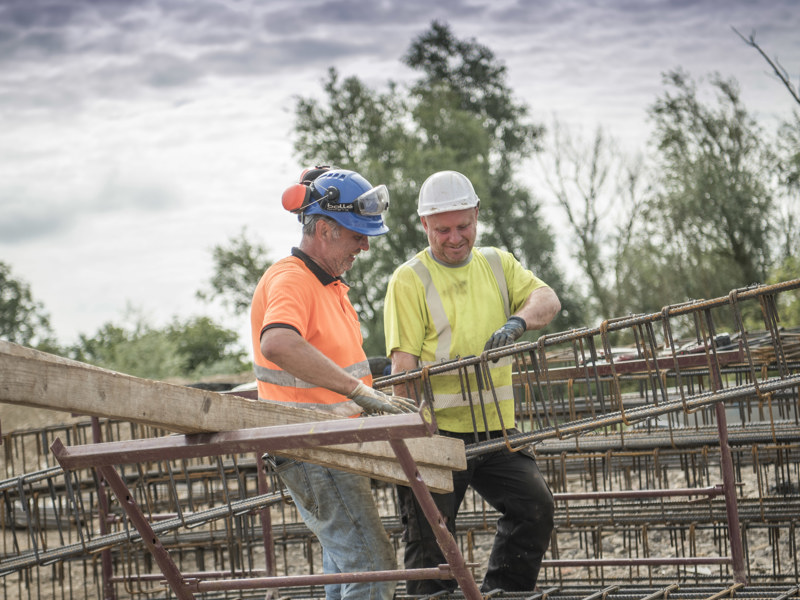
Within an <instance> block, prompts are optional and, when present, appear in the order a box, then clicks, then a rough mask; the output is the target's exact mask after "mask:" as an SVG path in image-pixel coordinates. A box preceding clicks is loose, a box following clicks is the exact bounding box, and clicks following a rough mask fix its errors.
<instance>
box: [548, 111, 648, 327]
mask: <svg viewBox="0 0 800 600" xmlns="http://www.w3.org/2000/svg"><path fill="white" fill-rule="evenodd" d="M550 132H551V135H552V140H551V144H549V148H550V151H549V152H547V153H543V154H540V155H539V156H538V159H539V160H538V164H539V167H540V169H539V171H540V174H541V178H542V180H543V181H544V182H545V184H546V188H547V189H548V190H549V193H550V194H551V195H552V197H553V198H554V199H555V202H556V204H557V205H558V206H559V207H560V208H561V210H562V211H563V213H564V215H565V217H566V220H567V223H568V225H569V231H567V232H565V236H564V237H565V239H566V240H568V242H567V244H566V245H567V246H568V247H569V248H571V249H572V257H573V258H574V259H575V261H576V262H577V264H578V266H579V268H580V270H581V272H582V275H583V277H582V279H583V280H584V281H585V282H586V287H587V291H586V293H585V294H584V295H585V296H586V297H587V306H586V310H587V312H591V316H592V317H593V318H609V317H614V316H621V315H623V314H625V313H627V312H630V311H631V310H632V308H633V305H632V304H631V303H630V299H629V298H628V296H627V295H626V294H620V290H621V289H622V282H623V280H624V279H626V278H627V277H628V266H629V265H630V263H629V261H628V259H627V257H628V256H629V254H630V253H629V250H630V244H631V240H632V236H633V235H634V232H635V231H636V226H637V223H638V220H639V217H640V212H641V207H642V204H643V202H644V198H645V194H646V193H647V184H646V182H645V179H644V174H643V167H642V160H641V159H640V158H637V159H635V160H629V159H628V158H627V157H625V156H624V155H623V154H622V153H621V151H620V150H619V149H618V148H617V147H616V145H615V144H614V142H613V140H611V139H610V138H608V137H607V136H606V134H605V133H604V132H603V130H602V128H599V127H598V129H597V130H596V132H595V134H594V137H593V138H592V140H591V141H590V142H588V143H587V142H585V141H584V140H582V139H580V138H579V137H575V136H574V135H572V134H571V132H569V131H568V130H566V129H565V128H564V127H563V126H562V125H561V124H560V123H558V121H554V124H553V127H552V128H551V129H550Z"/></svg>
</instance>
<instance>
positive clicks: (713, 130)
mask: <svg viewBox="0 0 800 600" xmlns="http://www.w3.org/2000/svg"><path fill="white" fill-rule="evenodd" d="M664 82H665V86H666V87H667V90H666V91H665V92H664V93H663V94H662V95H661V96H660V97H659V98H658V99H657V100H656V102H655V103H654V104H653V105H652V107H651V108H650V116H651V118H652V120H653V121H654V123H655V135H654V139H655V142H656V145H657V151H658V156H657V161H658V164H659V166H660V173H661V176H660V180H659V189H658V192H657V193H656V194H654V196H653V198H652V201H651V202H649V203H648V206H647V209H646V213H645V222H646V224H647V229H646V231H645V232H644V235H643V236H642V237H640V238H639V241H641V242H642V245H645V244H653V243H655V244H657V246H658V248H657V249H658V250H659V252H658V254H657V255H656V256H654V257H653V258H654V261H655V264H653V263H652V262H651V263H650V264H648V260H647V259H646V258H644V259H641V258H640V260H641V261H642V262H641V264H640V265H639V269H638V271H637V272H638V274H639V275H640V276H641V277H642V280H641V282H640V283H644V284H645V285H647V286H651V287H652V286H655V287H653V288H652V289H654V290H657V291H658V297H659V298H661V303H662V304H665V303H667V299H669V298H672V299H685V298H698V297H701V298H702V297H706V298H708V297H715V296H720V295H725V294H726V293H727V292H728V291H729V290H730V289H731V288H734V287H742V286H746V285H750V284H752V283H755V282H763V281H765V280H766V277H767V273H768V271H769V267H770V265H771V263H772V246H771V242H772V241H773V237H772V236H773V234H774V222H775V213H774V202H773V190H772V189H771V186H770V178H769V173H771V172H772V170H771V169H772V165H773V164H774V160H773V157H772V156H771V155H770V152H769V149H768V148H767V146H766V144H764V143H763V142H762V140H763V137H764V135H763V133H762V132H761V130H760V129H759V127H758V125H757V124H756V122H755V121H754V119H753V118H752V117H751V116H750V115H749V114H748V112H747V110H746V109H745V107H744V106H743V105H742V102H741V100H740V98H739V89H738V85H737V84H736V82H735V80H732V79H731V80H725V79H723V78H721V77H720V76H719V75H713V76H712V77H711V85H712V87H713V89H714V91H715V92H716V96H717V106H708V105H707V104H704V103H703V102H702V101H701V100H700V98H699V97H698V92H697V87H696V85H695V83H694V81H693V80H692V79H691V78H690V77H689V76H688V75H687V74H686V73H684V72H683V71H681V70H675V71H671V72H669V73H667V74H666V75H665V77H664ZM765 174H766V175H765ZM640 256H641V255H640ZM655 273H657V277H656V276H654V274H655ZM648 308H650V309H652V308H654V307H652V306H651V307H648Z"/></svg>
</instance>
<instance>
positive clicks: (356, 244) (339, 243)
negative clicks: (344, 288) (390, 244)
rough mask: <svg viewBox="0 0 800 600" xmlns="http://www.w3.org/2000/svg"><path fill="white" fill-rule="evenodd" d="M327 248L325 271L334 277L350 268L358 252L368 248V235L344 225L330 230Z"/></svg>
mask: <svg viewBox="0 0 800 600" xmlns="http://www.w3.org/2000/svg"><path fill="white" fill-rule="evenodd" d="M331 236H332V237H331V240H330V243H329V245H328V248H327V255H326V263H327V269H326V270H327V271H328V272H329V273H330V274H331V275H333V276H334V277H338V276H340V275H342V274H343V273H344V272H345V271H348V270H350V268H351V267H352V266H353V263H354V262H355V260H356V256H357V255H358V253H359V252H361V251H364V252H366V251H367V250H369V237H368V236H366V235H363V234H361V233H357V232H355V231H352V230H350V229H347V228H345V227H341V226H340V227H337V228H336V230H335V231H331Z"/></svg>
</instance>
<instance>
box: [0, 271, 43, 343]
mask: <svg viewBox="0 0 800 600" xmlns="http://www.w3.org/2000/svg"><path fill="white" fill-rule="evenodd" d="M0 339H3V340H6V341H8V342H13V343H15V344H21V345H23V346H31V347H34V348H38V349H40V350H44V351H46V352H53V351H54V350H56V349H57V345H56V343H55V339H54V335H53V329H52V328H51V326H50V317H49V315H48V314H47V312H46V311H45V310H44V306H43V305H42V303H41V302H38V301H36V300H34V298H33V294H32V293H31V290H30V286H28V284H27V283H25V282H24V281H22V280H19V279H16V278H14V277H13V275H12V273H11V267H10V266H9V265H7V264H6V263H4V262H2V261H0Z"/></svg>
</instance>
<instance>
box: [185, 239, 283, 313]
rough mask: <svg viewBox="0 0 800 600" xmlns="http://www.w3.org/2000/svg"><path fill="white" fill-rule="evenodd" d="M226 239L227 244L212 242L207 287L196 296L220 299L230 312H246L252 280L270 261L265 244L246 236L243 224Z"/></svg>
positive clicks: (255, 279)
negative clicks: (238, 230)
mask: <svg viewBox="0 0 800 600" xmlns="http://www.w3.org/2000/svg"><path fill="white" fill-rule="evenodd" d="M228 242H229V243H228V245H227V246H222V245H219V246H214V248H213V250H212V254H213V259H214V275H213V276H212V278H211V289H210V291H202V290H201V291H198V292H197V296H198V298H200V299H202V300H206V301H208V302H210V301H212V300H214V299H220V300H221V302H222V304H223V305H224V306H226V307H227V308H229V309H231V310H232V311H233V312H234V313H236V314H242V313H245V314H247V313H249V311H250V301H251V300H252V298H253V291H254V290H255V288H256V284H257V283H258V280H259V279H260V278H261V275H262V274H263V273H264V271H266V270H267V268H268V267H269V266H270V265H271V264H272V262H271V261H270V260H268V258H267V257H268V254H269V253H268V250H267V249H266V247H264V246H263V245H261V244H258V243H255V242H252V241H250V240H249V239H248V236H247V228H246V227H244V228H242V232H241V234H239V236H238V237H235V238H231V239H230V240H229V241H228Z"/></svg>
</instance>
